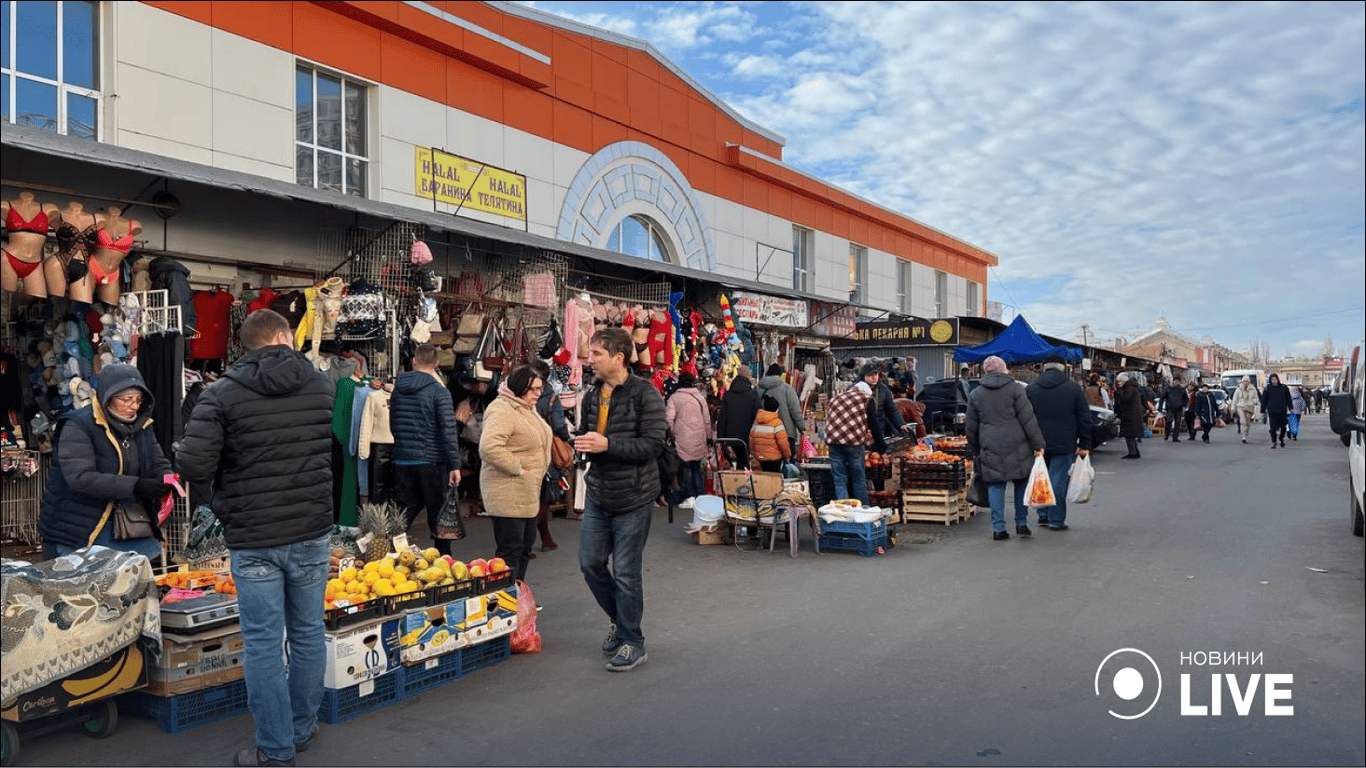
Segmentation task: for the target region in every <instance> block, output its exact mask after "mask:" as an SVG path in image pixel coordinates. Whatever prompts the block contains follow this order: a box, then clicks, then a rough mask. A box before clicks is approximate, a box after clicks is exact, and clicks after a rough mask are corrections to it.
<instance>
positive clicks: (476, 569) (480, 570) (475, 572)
mask: <svg viewBox="0 0 1366 768" xmlns="http://www.w3.org/2000/svg"><path fill="white" fill-rule="evenodd" d="M483 575H484V566H482V565H471V566H470V577H471V578H473V577H475V576H483Z"/></svg>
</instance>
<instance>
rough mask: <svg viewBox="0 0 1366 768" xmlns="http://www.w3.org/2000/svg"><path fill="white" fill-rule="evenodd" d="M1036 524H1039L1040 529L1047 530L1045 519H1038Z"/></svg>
mask: <svg viewBox="0 0 1366 768" xmlns="http://www.w3.org/2000/svg"><path fill="white" fill-rule="evenodd" d="M1038 523H1039V527H1040V528H1047V527H1048V519H1047V518H1043V517H1041V518H1039V520H1038Z"/></svg>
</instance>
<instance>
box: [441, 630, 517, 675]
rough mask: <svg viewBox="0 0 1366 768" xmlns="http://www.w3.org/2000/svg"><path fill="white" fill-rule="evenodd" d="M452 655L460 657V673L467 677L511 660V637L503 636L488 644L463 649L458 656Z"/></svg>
mask: <svg viewBox="0 0 1366 768" xmlns="http://www.w3.org/2000/svg"><path fill="white" fill-rule="evenodd" d="M454 655H458V656H459V657H460V671H461V673H462V675H468V674H469V673H471V672H474V671H476V670H480V669H487V668H488V667H492V666H494V665H496V664H501V663H503V662H505V661H507V660H508V659H510V658H512V636H511V635H503V636H502V637H495V638H493V639H492V640H489V641H488V642H484V643H480V644H478V645H471V646H470V647H468V648H463V649H461V651H460V653H459V654H454Z"/></svg>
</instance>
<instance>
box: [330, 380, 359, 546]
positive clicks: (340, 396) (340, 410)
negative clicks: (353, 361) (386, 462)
mask: <svg viewBox="0 0 1366 768" xmlns="http://www.w3.org/2000/svg"><path fill="white" fill-rule="evenodd" d="M359 384H360V382H358V381H357V380H355V379H353V378H351V377H349V376H348V377H346V378H344V379H341V380H339V381H338V382H337V396H336V398H335V399H334V400H333V401H332V458H333V461H332V501H333V504H334V505H335V506H334V508H335V509H336V513H335V515H334V517H335V519H336V521H337V522H338V523H340V524H341V525H355V524H356V494H357V490H358V489H357V484H356V461H355V457H354V456H351V455H350V451H349V450H348V449H347V446H349V445H350V444H351V405H352V404H353V403H354V402H355V399H356V387H357V386H358V385H359Z"/></svg>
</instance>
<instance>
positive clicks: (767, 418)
mask: <svg viewBox="0 0 1366 768" xmlns="http://www.w3.org/2000/svg"><path fill="white" fill-rule="evenodd" d="M778 407H779V406H778V401H777V399H775V398H773V397H769V396H767V395H765V396H764V399H763V400H762V401H760V404H759V413H758V414H757V415H756V416H755V417H754V426H753V427H751V428H750V430H749V452H750V455H751V456H752V457H753V458H754V460H755V461H757V462H759V466H760V467H762V468H763V471H765V472H781V471H782V465H783V462H784V461H787V460H788V459H791V458H792V444H791V443H789V442H788V440H787V428H786V427H784V426H783V420H782V417H781V416H779V415H778Z"/></svg>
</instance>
